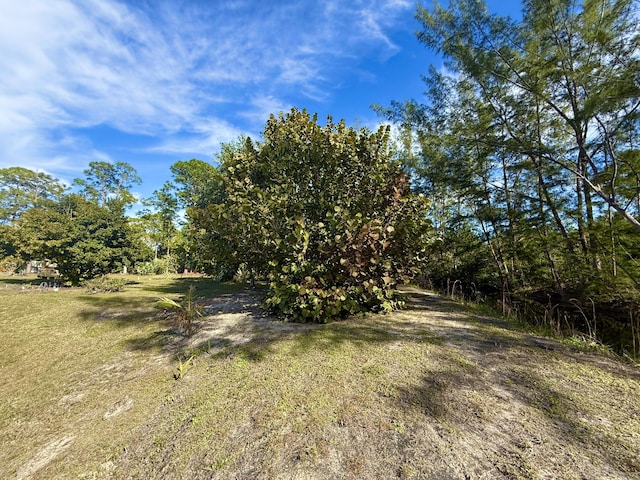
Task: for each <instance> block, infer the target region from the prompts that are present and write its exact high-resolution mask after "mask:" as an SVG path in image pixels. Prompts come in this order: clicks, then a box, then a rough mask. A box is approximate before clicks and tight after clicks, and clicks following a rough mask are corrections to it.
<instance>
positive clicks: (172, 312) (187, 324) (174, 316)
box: [158, 285, 203, 337]
mask: <svg viewBox="0 0 640 480" xmlns="http://www.w3.org/2000/svg"><path fill="white" fill-rule="evenodd" d="M195 291H196V289H195V287H194V286H193V285H191V286H190V287H189V290H187V294H186V295H184V296H183V297H182V298H181V299H180V300H179V301H176V300H173V299H171V298H168V297H161V298H160V299H159V301H158V306H159V307H160V308H165V309H167V310H168V311H169V318H170V319H171V320H172V321H173V323H174V325H175V327H176V328H177V329H178V330H182V331H183V332H184V333H185V334H186V335H187V336H188V337H190V336H191V335H192V334H193V327H194V326H193V321H194V319H195V318H198V317H202V315H203V308H202V305H198V303H197V301H196V299H195Z"/></svg>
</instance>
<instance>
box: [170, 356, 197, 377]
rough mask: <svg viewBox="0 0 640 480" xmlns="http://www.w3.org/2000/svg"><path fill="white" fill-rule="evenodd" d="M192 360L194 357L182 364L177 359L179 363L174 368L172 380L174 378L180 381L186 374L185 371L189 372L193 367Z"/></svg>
mask: <svg viewBox="0 0 640 480" xmlns="http://www.w3.org/2000/svg"><path fill="white" fill-rule="evenodd" d="M194 358H195V357H194V356H193V355H191V356H190V357H189V358H187V359H186V360H185V361H184V362H183V361H182V359H179V362H180V363H178V366H177V367H176V371H175V373H174V374H173V378H175V379H176V380H180V379H181V378H182V377H184V375H185V373H187V370H189V369H190V368H191V366H192V365H193V359H194Z"/></svg>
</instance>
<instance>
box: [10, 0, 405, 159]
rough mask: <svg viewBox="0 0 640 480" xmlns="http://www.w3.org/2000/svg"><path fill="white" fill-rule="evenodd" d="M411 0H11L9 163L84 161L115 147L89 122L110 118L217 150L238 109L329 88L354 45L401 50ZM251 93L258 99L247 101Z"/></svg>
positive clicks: (272, 105) (279, 104)
mask: <svg viewBox="0 0 640 480" xmlns="http://www.w3.org/2000/svg"><path fill="white" fill-rule="evenodd" d="M412 8H413V7H412V4H409V2H405V1H403V0H373V1H355V2H341V1H338V0H329V1H327V2H315V1H312V0H305V1H297V0H296V1H293V0H292V1H283V2H275V3H272V2H259V1H241V0H240V1H218V2H211V3H209V2H171V1H164V2H152V3H148V4H146V3H139V2H133V1H132V2H130V3H127V2H124V1H117V0H56V1H55V2H51V1H49V0H21V1H19V2H1V3H0V111H2V115H1V116H0V166H6V165H11V164H16V163H17V162H24V161H27V162H31V163H32V164H34V165H36V164H37V165H41V166H42V165H51V166H52V168H55V169H57V170H59V171H62V170H64V171H69V172H72V171H77V170H82V168H83V167H84V165H86V162H88V161H89V159H96V158H106V157H109V154H107V153H105V152H104V151H101V150H99V149H98V148H96V146H95V145H91V142H90V141H89V140H88V139H87V138H86V136H85V134H84V133H83V130H87V129H91V128H93V127H95V126H98V125H108V126H110V127H112V128H114V129H116V130H120V131H123V132H128V133H135V134H139V135H148V136H149V137H150V138H161V139H162V140H158V141H156V144H155V145H154V146H153V147H151V148H149V149H148V151H156V152H165V153H181V152H185V153H186V152H191V153H194V154H195V153H198V152H204V153H208V152H212V151H215V149H216V148H217V146H218V145H219V143H220V142H221V141H228V140H230V139H232V138H235V137H236V136H237V135H238V134H239V133H242V132H244V131H246V128H247V127H246V126H245V125H244V124H241V123H238V122H237V121H236V120H240V119H244V120H245V121H249V122H250V123H249V125H250V128H253V126H254V125H255V124H256V122H258V120H259V119H260V118H262V120H260V123H263V122H264V120H265V119H266V118H267V117H268V114H269V113H277V111H280V110H284V109H286V108H288V106H289V102H290V101H288V100H287V98H288V97H289V96H290V93H289V92H291V91H294V92H296V94H297V95H303V96H307V97H308V98H310V99H314V100H316V101H321V100H323V99H325V98H327V96H328V95H330V94H331V89H332V88H333V84H334V82H335V80H332V79H333V78H335V73H336V71H338V70H340V69H347V70H348V69H349V68H353V66H352V65H351V63H350V62H352V60H353V59H354V58H356V57H360V56H363V55H374V56H375V55H381V56H385V55H387V56H388V55H391V54H393V53H394V51H395V49H396V48H397V47H396V46H395V45H394V44H393V42H392V41H391V40H390V37H389V35H388V33H385V32H388V31H389V30H390V29H391V28H393V27H394V25H395V23H396V22H397V21H398V18H400V16H401V15H402V14H403V13H406V12H407V11H408V10H411V9H412ZM239 99H248V100H247V101H246V104H244V106H243V107H241V108H240V107H237V105H238V102H239ZM233 106H235V111H230V110H229V109H230V108H231V107H233ZM234 119H236V120H234ZM27 159H28V160H27ZM83 164H84V165H83Z"/></svg>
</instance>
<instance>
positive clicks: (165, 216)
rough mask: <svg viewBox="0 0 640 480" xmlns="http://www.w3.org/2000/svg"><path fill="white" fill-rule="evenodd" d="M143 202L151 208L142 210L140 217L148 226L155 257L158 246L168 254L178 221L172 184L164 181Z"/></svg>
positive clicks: (176, 199) (176, 204)
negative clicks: (160, 186)
mask: <svg viewBox="0 0 640 480" xmlns="http://www.w3.org/2000/svg"><path fill="white" fill-rule="evenodd" d="M143 204H144V205H145V206H147V207H150V209H151V210H145V211H143V212H142V217H141V218H142V219H143V220H144V224H145V225H147V226H148V231H149V238H150V239H151V242H152V244H153V247H154V251H155V257H156V258H157V257H158V248H159V247H160V246H162V247H164V248H163V249H164V251H165V255H170V254H171V247H172V244H173V243H174V242H175V236H176V234H177V228H176V223H177V222H178V198H177V197H176V195H175V192H174V187H173V185H172V184H171V183H170V182H166V183H165V184H164V185H163V186H162V188H161V189H159V190H155V191H154V192H153V196H152V197H151V198H148V199H145V200H144V201H143Z"/></svg>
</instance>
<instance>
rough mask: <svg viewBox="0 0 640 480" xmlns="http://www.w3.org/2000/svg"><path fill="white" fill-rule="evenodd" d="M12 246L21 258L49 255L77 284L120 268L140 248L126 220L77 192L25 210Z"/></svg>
mask: <svg viewBox="0 0 640 480" xmlns="http://www.w3.org/2000/svg"><path fill="white" fill-rule="evenodd" d="M15 238H16V240H15V245H16V248H17V250H18V252H19V253H20V254H21V255H23V257H26V258H39V259H45V258H46V259H49V260H50V261H52V262H53V263H56V264H57V269H58V271H59V272H60V274H61V275H62V276H63V277H64V278H66V279H67V280H69V281H71V282H72V283H73V284H75V285H77V284H79V283H80V282H81V281H83V280H88V279H91V278H95V277H97V276H100V275H104V274H107V273H111V272H114V271H121V270H122V267H123V266H125V265H127V266H128V265H130V264H132V263H135V262H136V261H137V260H138V259H139V257H140V255H141V252H142V249H141V245H140V243H139V241H138V239H137V238H136V237H135V236H134V235H133V230H132V229H131V228H130V226H129V223H128V221H127V219H126V218H125V217H124V215H123V214H122V213H121V212H116V211H113V210H110V209H108V208H106V207H102V206H99V205H97V204H95V203H93V202H89V201H87V200H85V199H84V198H83V197H80V196H78V195H67V196H65V197H63V198H62V200H61V201H60V202H59V203H56V204H53V205H51V206H49V207H47V208H32V209H30V210H28V211H26V212H25V213H24V214H23V216H22V217H21V218H20V220H19V221H18V222H17V224H16V228H15Z"/></svg>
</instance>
